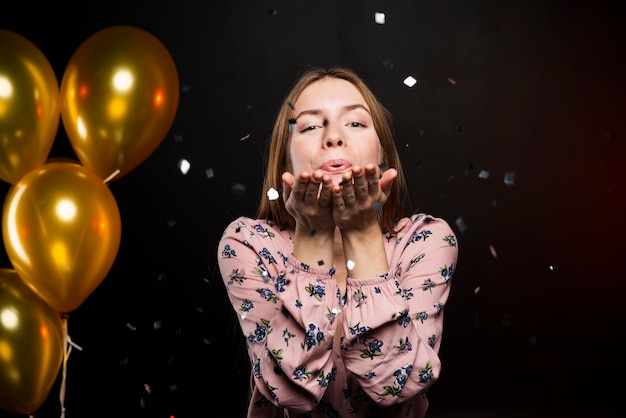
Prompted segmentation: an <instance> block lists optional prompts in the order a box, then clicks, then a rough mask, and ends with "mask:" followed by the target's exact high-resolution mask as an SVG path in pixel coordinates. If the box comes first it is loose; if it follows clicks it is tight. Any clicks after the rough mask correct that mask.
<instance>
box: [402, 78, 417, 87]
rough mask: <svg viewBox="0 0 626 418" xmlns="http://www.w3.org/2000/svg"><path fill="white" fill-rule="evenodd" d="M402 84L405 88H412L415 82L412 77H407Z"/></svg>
mask: <svg viewBox="0 0 626 418" xmlns="http://www.w3.org/2000/svg"><path fill="white" fill-rule="evenodd" d="M403 83H404V84H405V85H406V86H409V87H413V86H414V85H415V84H416V83H417V80H416V79H415V78H414V77H413V76H408V77H407V78H405V79H404V81H403Z"/></svg>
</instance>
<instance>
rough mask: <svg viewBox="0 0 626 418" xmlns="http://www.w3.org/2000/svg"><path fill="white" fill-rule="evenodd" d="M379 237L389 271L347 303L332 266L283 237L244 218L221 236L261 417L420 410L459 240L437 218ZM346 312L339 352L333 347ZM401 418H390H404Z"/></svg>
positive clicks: (435, 372)
mask: <svg viewBox="0 0 626 418" xmlns="http://www.w3.org/2000/svg"><path fill="white" fill-rule="evenodd" d="M381 240H383V242H384V248H385V252H386V255H387V258H388V261H389V269H390V271H389V272H387V273H385V274H382V275H380V276H377V277H371V278H364V279H352V278H347V281H346V286H347V289H346V293H345V295H340V294H339V287H338V285H337V282H336V280H335V278H334V277H333V274H334V269H333V268H332V266H325V265H314V266H312V265H305V264H302V263H300V262H299V261H298V260H297V259H295V257H294V256H293V254H292V252H293V242H292V241H291V238H290V237H289V234H288V232H287V231H283V230H280V229H279V228H277V227H276V226H275V225H273V224H272V223H271V222H267V221H265V220H253V219H249V218H245V217H241V218H239V219H236V220H235V221H233V222H232V223H231V224H230V225H228V227H227V228H226V229H225V231H224V234H223V236H222V238H221V240H220V243H219V245H218V265H219V269H220V272H221V274H222V278H223V281H224V284H225V286H226V288H227V290H228V296H229V298H230V301H231V303H232V306H233V309H234V310H235V311H236V312H237V316H238V318H239V323H240V325H241V329H242V332H243V335H244V336H245V337H246V340H247V349H248V355H249V358H250V361H251V367H252V377H253V379H254V384H255V387H256V390H258V391H259V392H260V394H262V395H263V398H261V397H258V398H256V401H255V402H258V403H259V404H256V405H254V407H255V408H257V409H255V411H259V412H260V411H262V410H263V411H265V410H266V408H264V407H263V406H264V405H263V403H271V404H273V405H275V406H276V407H278V408H285V409H289V410H291V411H296V412H300V413H302V414H305V413H308V412H312V413H313V415H311V416H314V417H318V416H323V415H319V414H320V413H322V412H321V410H322V409H323V408H331V409H332V410H335V411H343V414H356V415H354V416H355V417H357V416H358V417H365V416H367V415H368V412H367V411H368V410H369V409H370V408H373V407H375V406H374V405H378V407H382V408H384V407H387V406H390V405H394V404H401V403H405V406H404V409H402V410H404V411H405V412H406V411H407V410H408V409H410V408H411V407H410V404H414V407H415V408H418V409H419V410H425V409H424V408H425V407H424V406H423V402H424V401H423V400H422V393H423V391H424V389H426V388H427V387H428V386H430V385H431V384H432V383H434V382H435V381H436V380H437V378H438V377H439V372H440V368H441V362H440V360H439V356H438V352H439V347H440V344H441V336H442V328H443V308H444V306H445V303H446V301H447V299H448V295H449V292H450V280H451V278H452V275H453V272H454V270H455V268H456V262H457V256H458V248H457V242H456V238H455V236H454V234H453V232H452V230H451V228H450V227H449V225H448V224H447V223H446V222H445V221H443V220H442V219H439V218H433V217H431V216H428V215H424V214H416V215H413V216H412V217H410V218H403V219H401V220H400V221H399V222H398V224H397V232H395V233H391V232H389V231H384V230H383V231H381ZM339 312H343V325H342V326H343V329H342V331H343V337H342V346H341V355H338V354H337V353H336V350H333V349H332V344H333V338H334V335H335V333H336V331H337V323H338V321H337V320H336V317H337V314H338V313H339ZM327 390H329V391H330V392H329V393H328V394H327V393H326V391H327ZM363 394H364V395H367V396H363ZM372 401H373V402H372ZM405 401H410V402H405ZM320 408H322V409H320ZM407 408H408V409H407ZM316 410H317V411H316ZM328 410H330V409H328ZM395 410H396V411H397V412H393V413H392V412H391V411H389V414H388V415H387V414H385V415H384V416H385V417H388V416H389V417H390V416H394V417H395V416H396V415H395V414H396V413H397V414H398V415H397V416H398V417H399V416H400V415H399V414H400V412H399V411H400V410H399V409H395ZM315 411H316V412H315ZM255 416H257V415H255ZM258 416H264V417H265V416H274V415H271V414H269V413H268V414H267V415H258ZM342 416H343V415H342ZM381 416H383V415H381Z"/></svg>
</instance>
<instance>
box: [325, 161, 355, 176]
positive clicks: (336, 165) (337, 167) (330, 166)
mask: <svg viewBox="0 0 626 418" xmlns="http://www.w3.org/2000/svg"><path fill="white" fill-rule="evenodd" d="M350 167H352V164H350V161H348V160H344V159H343V158H336V159H334V160H328V161H326V162H325V163H324V164H322V166H321V167H320V168H321V169H322V170H324V171H326V172H328V173H341V172H343V171H346V170H348V169H349V168H350Z"/></svg>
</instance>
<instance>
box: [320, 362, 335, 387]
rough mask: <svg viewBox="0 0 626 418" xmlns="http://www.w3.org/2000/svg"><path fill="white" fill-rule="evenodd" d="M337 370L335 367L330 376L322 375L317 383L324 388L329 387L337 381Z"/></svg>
mask: <svg viewBox="0 0 626 418" xmlns="http://www.w3.org/2000/svg"><path fill="white" fill-rule="evenodd" d="M336 370H337V368H336V367H333V368H332V370H331V372H330V373H328V374H326V375H325V374H324V372H322V373H320V377H319V378H318V379H317V383H319V385H320V386H321V387H323V388H325V387H328V384H329V383H330V382H332V381H333V380H335V372H336Z"/></svg>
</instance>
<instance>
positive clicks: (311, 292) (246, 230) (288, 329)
mask: <svg viewBox="0 0 626 418" xmlns="http://www.w3.org/2000/svg"><path fill="white" fill-rule="evenodd" d="M292 249H293V243H292V242H291V240H290V239H289V237H288V235H287V233H286V231H280V230H278V229H276V228H275V227H274V225H272V224H271V223H267V222H265V221H258V220H252V219H248V218H239V219H237V220H235V221H234V222H232V223H231V224H230V225H229V226H228V227H227V228H226V230H225V232H224V234H223V236H222V239H221V240H220V244H219V248H218V263H219V268H220V271H221V272H222V277H223V280H224V283H225V285H226V288H227V289H228V295H229V298H230V301H231V303H232V305H233V308H234V309H235V310H236V311H238V317H239V323H240V325H241V329H242V331H243V333H244V336H246V338H247V348H248V354H249V357H250V359H251V363H252V371H253V377H254V379H255V381H256V386H257V388H258V389H259V391H260V392H261V393H262V394H263V395H264V396H265V398H267V399H268V400H270V401H271V402H272V403H274V404H276V405H279V406H281V407H283V408H290V409H293V410H294V411H299V412H308V411H311V410H312V409H313V408H314V407H315V405H316V404H317V403H318V402H319V400H320V399H321V398H322V396H323V395H324V392H325V391H326V389H327V387H328V385H327V381H328V380H327V379H331V378H332V373H333V363H332V362H333V357H332V355H331V354H332V342H333V336H334V334H335V332H336V328H337V324H336V322H335V316H336V313H337V312H338V309H340V307H339V304H340V299H339V295H338V286H337V284H336V281H335V280H334V279H333V278H332V272H333V270H332V268H331V266H307V265H303V264H300V263H298V261H297V260H295V259H294V258H293V256H292V255H291V252H292Z"/></svg>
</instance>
